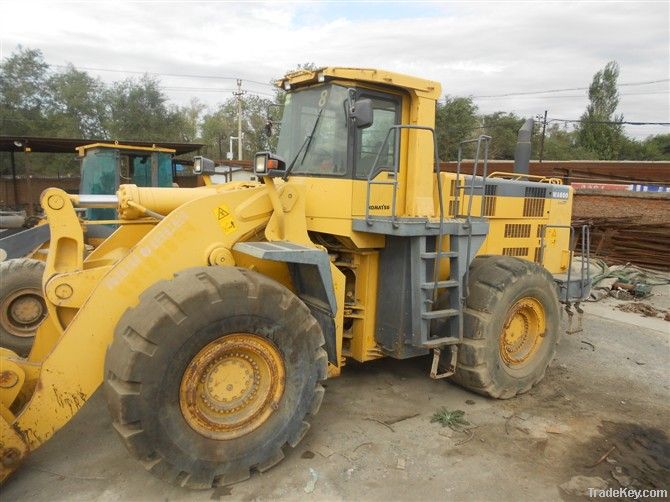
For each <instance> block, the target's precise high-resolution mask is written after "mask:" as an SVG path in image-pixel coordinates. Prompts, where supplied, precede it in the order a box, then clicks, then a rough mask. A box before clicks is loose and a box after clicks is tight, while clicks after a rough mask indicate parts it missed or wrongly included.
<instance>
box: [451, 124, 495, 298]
mask: <svg viewBox="0 0 670 502" xmlns="http://www.w3.org/2000/svg"><path fill="white" fill-rule="evenodd" d="M482 141H483V142H484V168H483V172H482V174H483V176H482V186H481V189H482V198H481V208H480V210H479V214H480V217H481V216H483V213H484V201H485V199H486V178H487V175H486V174H487V173H486V172H487V170H488V158H489V141H491V136H487V135H485V134H481V135H480V136H479V137H477V138H474V139H468V140H465V141H461V142H460V143H459V144H458V163H457V164H456V199H455V201H456V204H455V206H456V208H455V209H456V210H458V212H459V214H458V215H455V216H460V207H461V205H460V200H459V198H460V193H461V188H469V189H470V195H469V200H468V210H467V213H466V214H465V227H466V228H467V230H468V240H467V246H466V250H465V263H466V264H467V265H468V267H467V268H466V269H465V274H463V285H462V286H463V287H462V288H461V291H462V294H461V303H462V304H463V306H464V305H465V300H466V298H467V296H468V294H469V290H468V271H469V266H470V258H471V255H472V249H471V248H472V200H473V199H474V194H475V179H476V176H477V167H478V165H479V156H480V152H481V145H482ZM469 143H477V148H476V150H475V158H474V161H473V164H472V177H471V179H470V185H469V186H468V185H464V186H463V187H461V185H460V176H461V162H462V160H463V146H464V145H467V144H469Z"/></svg>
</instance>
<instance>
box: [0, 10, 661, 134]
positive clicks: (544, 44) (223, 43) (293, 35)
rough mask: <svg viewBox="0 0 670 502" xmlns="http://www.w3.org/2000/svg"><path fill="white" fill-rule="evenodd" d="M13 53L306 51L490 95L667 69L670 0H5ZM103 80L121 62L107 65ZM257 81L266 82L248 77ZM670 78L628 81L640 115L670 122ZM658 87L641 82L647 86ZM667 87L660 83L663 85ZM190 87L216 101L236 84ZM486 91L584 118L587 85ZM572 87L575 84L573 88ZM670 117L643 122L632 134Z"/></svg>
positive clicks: (204, 68)
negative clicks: (559, 93)
mask: <svg viewBox="0 0 670 502" xmlns="http://www.w3.org/2000/svg"><path fill="white" fill-rule="evenodd" d="M0 18H1V21H0V23H1V24H0V33H1V38H2V48H3V51H4V55H5V56H6V55H8V54H9V53H11V51H12V50H13V49H14V47H15V46H16V44H19V43H21V44H23V45H26V46H30V47H35V48H39V49H42V51H43V52H44V54H45V57H46V59H47V61H48V62H50V63H54V64H63V63H64V62H72V63H74V64H75V65H77V66H84V67H96V68H98V67H105V68H117V69H119V68H122V69H133V70H140V71H145V70H146V71H149V72H160V73H189V74H207V75H223V76H234V77H238V76H239V77H241V78H243V79H251V80H257V81H261V82H267V81H269V80H270V79H272V78H275V77H277V76H280V75H282V74H283V73H284V72H285V71H286V70H288V69H291V68H293V67H295V66H296V65H297V64H298V63H304V62H308V61H309V62H315V63H317V64H323V65H346V66H365V67H379V68H385V69H389V70H394V71H400V72H406V73H411V74H414V75H417V76H422V77H426V78H431V79H434V80H438V81H440V82H441V83H442V86H443V92H444V93H449V94H454V95H474V96H480V95H490V94H502V93H511V92H525V91H533V90H542V89H556V88H565V87H586V86H588V84H589V83H590V81H591V78H592V76H593V74H594V73H595V72H596V71H597V70H599V69H600V68H602V67H603V66H604V65H605V64H606V63H607V61H609V60H612V59H614V60H617V61H618V62H619V63H620V65H621V77H620V82H634V81H644V80H657V79H659V78H668V76H669V75H670V70H669V66H668V65H669V63H668V61H669V56H670V55H669V40H668V37H669V33H670V28H669V6H668V3H667V2H655V3H643V2H630V3H615V2H612V3H606V2H571V3H566V2H553V3H547V2H535V3H527V2H492V3H444V4H436V3H430V4H421V3H413V4H410V3H408V4H394V3H389V4H370V3H366V4H356V3H342V4H333V3H324V4H318V3H280V2H276V3H228V2H208V3H198V2H177V3H155V2H134V3H132V2H113V3H65V2H48V3H43V4H39V5H36V4H31V3H29V2H28V3H27V2H6V3H3V4H0ZM99 75H100V77H101V78H103V79H104V80H106V81H109V80H111V79H117V78H120V77H123V75H121V74H114V73H99ZM163 82H164V85H166V86H169V87H171V88H172V87H175V86H185V87H209V86H211V87H216V88H226V89H228V88H231V87H232V83H231V82H230V81H216V80H202V79H193V80H189V79H183V78H170V77H164V78H163ZM245 86H246V87H248V88H249V89H251V90H256V91H261V92H270V89H269V88H267V87H264V86H259V85H257V84H253V83H250V82H245ZM668 89H669V87H668V83H667V82H666V83H663V84H657V85H651V86H645V87H622V88H621V94H622V96H621V105H620V110H621V111H622V112H623V113H624V115H625V117H626V118H628V119H631V120H654V121H670V117H669V109H670V102H669V97H668ZM653 91H656V92H661V93H660V94H644V95H643V94H640V93H641V92H653ZM663 92H664V93H663ZM168 94H169V95H170V97H171V99H173V100H174V101H176V102H180V103H182V102H186V101H188V100H189V99H190V97H191V96H192V95H193V94H199V97H200V98H201V99H202V100H204V101H206V102H207V103H209V104H215V103H216V102H217V101H221V100H222V99H225V98H226V97H228V96H229V94H219V95H217V94H215V93H204V92H203V93H198V92H195V93H193V92H179V91H177V90H171V91H168ZM563 96H568V97H556V96H551V97H547V96H523V97H513V98H500V99H481V100H478V101H477V102H478V104H479V106H480V109H481V110H482V111H484V112H491V111H496V110H504V111H515V112H517V113H519V114H522V115H525V116H532V115H536V114H538V113H541V112H543V111H544V110H545V109H549V115H550V116H554V117H564V118H576V117H579V115H580V114H581V113H582V112H583V110H584V107H585V105H586V93H585V91H578V92H569V93H563ZM569 96H574V97H569ZM667 130H668V128H653V127H648V128H644V127H634V128H629V132H630V133H631V134H635V135H637V136H644V135H646V134H651V133H657V132H665V131H667Z"/></svg>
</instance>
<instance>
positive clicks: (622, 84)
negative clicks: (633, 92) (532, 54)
mask: <svg viewBox="0 0 670 502" xmlns="http://www.w3.org/2000/svg"><path fill="white" fill-rule="evenodd" d="M662 82H670V78H664V79H660V80H645V81H642V82H624V83H621V84H617V85H618V86H619V87H628V86H635V85H650V84H660V83H662ZM588 89H589V88H588V87H569V88H564V89H547V90H546V91H528V92H508V93H505V94H489V95H484V96H472V97H473V98H475V99H479V98H502V97H506V96H528V95H531V94H548V93H550V92H567V91H586V90H588Z"/></svg>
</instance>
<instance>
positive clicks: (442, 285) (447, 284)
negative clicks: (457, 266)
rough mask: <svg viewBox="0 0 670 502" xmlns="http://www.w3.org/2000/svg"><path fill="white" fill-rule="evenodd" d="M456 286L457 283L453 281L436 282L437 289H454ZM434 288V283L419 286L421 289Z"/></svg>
mask: <svg viewBox="0 0 670 502" xmlns="http://www.w3.org/2000/svg"><path fill="white" fill-rule="evenodd" d="M457 286H458V281H454V280H451V279H450V280H448V281H438V282H437V287H438V288H455V287H457ZM434 288H435V283H434V282H424V283H423V284H421V289H434Z"/></svg>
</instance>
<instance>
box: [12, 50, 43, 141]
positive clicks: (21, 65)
mask: <svg viewBox="0 0 670 502" xmlns="http://www.w3.org/2000/svg"><path fill="white" fill-rule="evenodd" d="M47 69H48V65H47V64H46V63H45V62H44V58H43V57H42V53H41V52H40V51H38V50H34V49H23V48H22V47H20V46H19V48H18V50H17V52H16V53H14V54H12V55H11V56H10V57H8V58H7V59H6V60H5V61H3V62H2V63H1V64H0V127H1V128H2V131H3V134H25V135H37V134H39V133H40V132H41V131H44V130H45V128H46V127H47V121H46V117H45V116H44V109H45V107H46V104H47V103H48V101H49V92H48V77H47Z"/></svg>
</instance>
